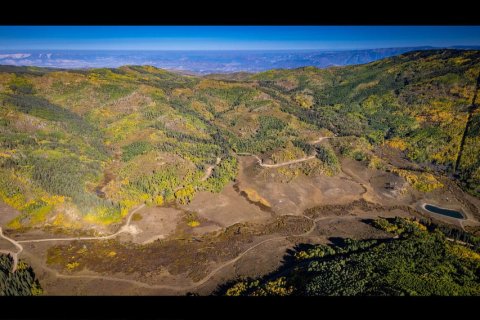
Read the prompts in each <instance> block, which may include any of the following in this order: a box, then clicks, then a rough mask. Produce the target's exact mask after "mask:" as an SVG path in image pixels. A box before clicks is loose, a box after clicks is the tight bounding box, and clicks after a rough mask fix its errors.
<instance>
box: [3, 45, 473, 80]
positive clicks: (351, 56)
mask: <svg viewBox="0 0 480 320" xmlns="http://www.w3.org/2000/svg"><path fill="white" fill-rule="evenodd" d="M451 48H455V49H480V47H478V46H477V47H472V46H455V47H451ZM428 49H433V47H404V48H384V49H365V50H342V51H318V50H315V51H314V50H309V51H305V50H302V51H293V50H290V51H74V50H71V51H67V50H62V51H59V50H17V51H12V50H8V51H7V50H0V65H15V66H38V67H53V68H104V67H107V68H114V67H119V66H122V65H152V66H155V67H157V68H163V69H169V70H176V71H189V72H192V73H197V74H209V73H228V72H239V71H246V72H260V71H265V70H269V69H278V68H285V69H289V68H298V67H303V66H315V67H319V68H325V67H329V66H344V65H352V64H362V63H368V62H372V61H375V60H378V59H383V58H386V57H390V56H395V55H398V54H402V53H405V52H408V51H413V50H428Z"/></svg>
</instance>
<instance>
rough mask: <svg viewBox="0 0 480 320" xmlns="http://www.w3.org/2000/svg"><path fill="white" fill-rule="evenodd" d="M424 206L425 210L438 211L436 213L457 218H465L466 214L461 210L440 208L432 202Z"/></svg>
mask: <svg viewBox="0 0 480 320" xmlns="http://www.w3.org/2000/svg"><path fill="white" fill-rule="evenodd" d="M423 207H424V208H425V210H427V211H430V212H433V213H436V214H441V215H444V216H447V217H451V218H456V219H465V217H464V215H463V214H462V213H461V212H460V211H456V210H451V209H445V208H440V207H437V206H434V205H431V204H425V205H424V206H423Z"/></svg>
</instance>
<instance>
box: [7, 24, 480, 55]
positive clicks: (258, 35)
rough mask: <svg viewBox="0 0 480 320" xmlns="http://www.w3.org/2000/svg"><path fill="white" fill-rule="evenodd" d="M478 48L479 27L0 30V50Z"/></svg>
mask: <svg viewBox="0 0 480 320" xmlns="http://www.w3.org/2000/svg"><path fill="white" fill-rule="evenodd" d="M453 45H480V26H421V27H417V26H408V27H407V26H226V27H222V26H211V27H209V26H184V27H181V26H100V27H96V26H81V27H80V26H78V27H76V26H52V27H49V26H0V50H26V49H47V50H55V49H59V50H61V49H72V50H291V49H317V50H342V49H367V48H388V47H410V46H434V47H447V46H453Z"/></svg>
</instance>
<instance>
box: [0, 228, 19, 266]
mask: <svg viewBox="0 0 480 320" xmlns="http://www.w3.org/2000/svg"><path fill="white" fill-rule="evenodd" d="M0 237H1V238H3V239H5V240H7V241H9V242H10V243H12V244H13V245H14V246H15V247H17V248H18V251H17V252H13V251H10V250H0V252H2V253H6V254H10V255H11V256H12V258H13V266H12V273H13V272H15V270H17V266H18V255H19V254H20V253H21V252H22V251H23V246H22V245H21V244H19V243H18V242H17V241H15V240H13V239H12V238H9V237H7V236H6V235H4V234H3V230H2V227H0Z"/></svg>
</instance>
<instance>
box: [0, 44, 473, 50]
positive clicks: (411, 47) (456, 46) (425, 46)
mask: <svg viewBox="0 0 480 320" xmlns="http://www.w3.org/2000/svg"><path fill="white" fill-rule="evenodd" d="M415 48H432V49H459V48H480V44H479V45H462V44H460V45H452V46H429V45H419V46H402V47H371V48H341V49H334V48H332V49H301V48H300V49H41V48H38V49H29V48H23V49H1V48H0V52H10V51H11V52H17V51H77V52H80V51H87V52H92V51H94V52H95V51H96V52H101V51H108V52H111V51H118V52H143V51H148V52H195V51H198V52H224V51H225V52H235V51H243V52H249V51H251V52H269V51H271V52H282V51H313V52H329V51H364V50H382V49H415Z"/></svg>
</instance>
